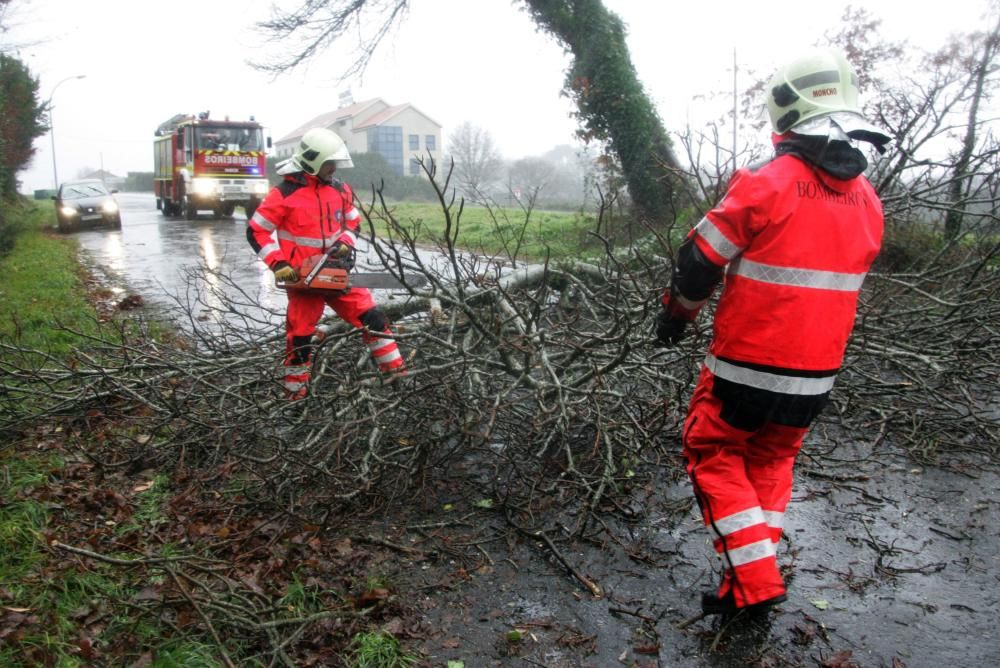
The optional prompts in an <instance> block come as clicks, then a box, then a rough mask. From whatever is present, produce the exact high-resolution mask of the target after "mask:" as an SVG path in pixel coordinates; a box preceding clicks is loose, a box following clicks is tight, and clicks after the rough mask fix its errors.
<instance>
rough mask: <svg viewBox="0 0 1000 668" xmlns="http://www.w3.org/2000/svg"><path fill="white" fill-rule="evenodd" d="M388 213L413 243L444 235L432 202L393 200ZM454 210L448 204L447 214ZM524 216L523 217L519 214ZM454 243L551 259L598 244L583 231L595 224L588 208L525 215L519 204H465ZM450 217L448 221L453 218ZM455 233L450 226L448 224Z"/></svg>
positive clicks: (381, 232) (379, 226)
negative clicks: (500, 206) (514, 206)
mask: <svg viewBox="0 0 1000 668" xmlns="http://www.w3.org/2000/svg"><path fill="white" fill-rule="evenodd" d="M390 208H391V211H392V214H393V216H395V218H396V219H397V220H398V221H399V223H400V225H401V226H402V227H403V229H405V230H407V231H408V232H409V233H410V234H411V235H413V236H414V238H415V239H416V240H417V242H418V243H421V244H427V245H437V244H438V243H439V242H440V240H441V239H443V237H444V232H445V217H444V212H443V211H442V210H441V206H440V205H438V204H433V203H428V204H424V203H398V204H393V205H391V207H390ZM457 214H458V207H457V206H456V207H454V208H453V211H452V215H456V216H457ZM526 218H527V221H526V220H525V219H526ZM457 222H458V229H457V237H456V241H455V243H456V245H457V246H458V247H460V248H465V249H468V250H471V251H480V252H483V253H486V254H490V255H497V254H500V255H503V254H504V253H516V255H517V259H521V260H523V259H529V260H530V259H539V258H543V257H545V256H546V254H548V255H549V257H550V258H552V259H553V260H556V261H558V260H561V259H571V258H579V257H580V254H581V252H582V251H587V250H598V249H599V248H600V245H599V243H598V241H597V239H596V238H594V237H593V236H592V235H590V234H589V232H591V231H593V230H594V229H595V228H596V226H597V219H596V218H595V217H594V216H593V215H592V214H582V213H579V212H564V211H532V212H531V216H530V217H529V216H527V215H526V214H525V213H524V212H523V211H522V210H520V209H493V210H492V211H490V210H487V209H485V208H483V207H474V206H466V208H465V209H464V210H463V211H462V215H461V217H460V218H459V219H458V221H457ZM372 223H373V224H374V225H375V233H376V234H377V235H378V236H386V235H387V234H388V232H387V227H386V224H385V222H384V221H383V220H380V219H379V217H378V215H377V213H376V215H375V216H373V218H372ZM453 223H454V221H453ZM452 234H453V235H455V234H456V232H455V230H452Z"/></svg>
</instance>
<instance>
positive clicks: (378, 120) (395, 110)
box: [354, 103, 441, 130]
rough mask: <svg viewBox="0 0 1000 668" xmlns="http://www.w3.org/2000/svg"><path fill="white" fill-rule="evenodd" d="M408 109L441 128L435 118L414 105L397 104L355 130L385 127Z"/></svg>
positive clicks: (357, 126)
mask: <svg viewBox="0 0 1000 668" xmlns="http://www.w3.org/2000/svg"><path fill="white" fill-rule="evenodd" d="M407 109H412V110H413V111H415V112H417V113H418V114H420V115H421V116H423V117H424V118H426V119H427V120H429V121H430V122H431V123H433V124H434V125H436V126H438V127H441V124H440V123H438V122H437V121H435V120H434V119H433V118H431V117H430V116H428V115H427V114H425V113H424V112H422V111H420V110H419V109H417V108H416V107H414V106H413V105H412V104H410V103H406V104H397V105H396V106H394V107H389V108H388V109H383V110H382V111H380V112H378V113H377V114H375V115H374V116H372V117H371V118H369V119H367V120H365V121H364V122H363V123H361V124H359V125H355V126H354V129H355V130H361V129H363V128H371V127H375V126H376V125H383V124H385V122H386V121H388V120H390V119H391V118H392V117H394V116H396V115H398V114H400V113H402V112H403V111H406V110H407Z"/></svg>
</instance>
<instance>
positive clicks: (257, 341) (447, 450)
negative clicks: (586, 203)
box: [0, 187, 1000, 530]
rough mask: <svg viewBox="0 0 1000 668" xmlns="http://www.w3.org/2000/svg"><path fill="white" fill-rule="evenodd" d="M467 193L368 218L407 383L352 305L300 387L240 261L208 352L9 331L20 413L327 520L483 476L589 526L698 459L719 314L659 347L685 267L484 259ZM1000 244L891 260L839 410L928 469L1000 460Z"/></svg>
mask: <svg viewBox="0 0 1000 668" xmlns="http://www.w3.org/2000/svg"><path fill="white" fill-rule="evenodd" d="M445 192H447V189H446V187H441V188H438V194H439V197H440V201H441V208H442V211H443V213H444V216H445V220H446V228H445V231H444V233H443V235H441V238H440V239H438V242H437V243H438V245H437V248H436V249H428V248H427V247H426V246H423V247H421V246H418V243H417V241H416V239H415V233H416V227H417V224H416V223H414V222H413V221H401V220H398V219H397V218H396V217H395V216H394V214H393V211H392V208H391V206H389V205H388V204H386V202H384V201H383V200H381V199H380V198H376V199H375V200H374V201H373V203H372V206H370V207H368V208H367V209H368V210H367V211H366V213H367V215H368V218H369V221H375V220H378V221H381V222H382V223H384V224H385V226H386V227H387V229H388V230H389V233H388V234H383V235H381V237H380V238H379V239H378V240H373V241H372V243H373V244H374V247H375V248H376V250H377V252H378V254H379V257H380V259H381V262H382V264H383V265H384V269H385V270H386V271H390V272H392V273H393V274H395V275H396V276H397V277H398V278H400V279H401V280H402V281H403V282H404V283H406V282H407V278H408V277H411V278H412V277H413V276H422V277H424V278H425V279H426V284H425V285H424V286H423V287H419V288H417V287H411V288H410V289H409V290H408V294H407V296H406V297H405V298H397V299H395V300H394V301H393V302H391V303H390V304H389V305H387V306H386V310H387V311H388V312H389V314H390V316H391V317H392V319H393V320H394V321H395V322H396V325H395V332H396V334H397V337H398V340H399V344H400V348H401V350H402V352H403V355H404V357H405V358H406V360H407V365H408V368H409V373H408V374H407V375H406V376H405V377H402V378H394V379H388V378H385V377H383V376H381V375H380V374H379V373H378V371H377V370H376V369H375V367H374V366H373V364H372V362H371V361H370V359H369V357H368V354H367V351H366V349H365V347H364V346H362V345H361V343H360V336H359V333H358V332H357V331H352V330H350V329H349V328H345V327H344V326H343V325H342V324H341V323H338V322H336V321H331V322H328V323H326V324H325V325H324V326H323V328H322V340H321V341H317V349H316V353H315V355H314V371H313V382H312V387H311V393H310V395H309V397H308V398H307V399H306V400H304V401H300V402H293V403H289V402H287V401H285V400H284V398H283V396H282V390H281V384H280V380H281V360H282V356H283V354H284V346H285V343H284V335H283V332H282V331H281V325H280V323H281V321H282V319H281V313H278V312H274V311H273V310H271V311H269V309H268V307H266V306H265V305H262V304H260V303H259V301H258V300H256V299H255V298H254V296H253V295H251V294H249V293H245V292H240V291H239V288H238V287H237V286H235V285H231V281H229V279H228V277H227V276H226V275H224V274H218V275H216V276H215V277H213V279H212V280H211V281H207V282H205V283H206V284H208V285H215V286H217V289H218V290H219V292H218V294H213V295H201V294H195V296H194V299H193V300H192V302H193V303H191V304H189V305H188V313H189V316H190V319H189V322H190V325H191V330H192V334H191V337H190V340H189V343H188V344H187V345H170V346H164V345H162V344H157V343H155V342H154V341H152V340H151V339H149V338H147V337H145V336H143V335H141V332H142V331H144V330H140V335H139V336H138V337H137V336H136V334H135V332H136V330H135V329H134V328H128V327H124V326H123V327H122V329H121V331H120V332H119V336H120V337H121V338H122V340H123V341H124V343H121V342H115V343H112V341H113V340H115V339H114V338H112V337H108V338H107V339H106V340H96V339H95V340H92V341H90V344H91V345H89V346H88V347H87V349H86V350H84V349H81V350H79V351H78V352H77V354H76V355H75V356H74V357H73V358H72V359H71V360H69V361H61V360H57V359H54V358H50V357H48V356H46V355H45V354H44V353H42V352H40V351H34V350H25V349H22V348H19V347H18V346H17V344H16V342H4V343H3V344H2V345H3V348H4V350H3V360H2V362H0V364H2V370H3V375H4V378H5V380H4V381H3V390H2V393H0V429H3V430H6V431H16V430H18V429H19V428H23V427H25V426H26V425H29V424H31V423H33V422H35V421H37V420H38V419H40V418H43V417H45V416H49V415H55V414H61V415H72V416H78V417H79V419H81V420H83V421H86V420H87V419H92V418H93V416H95V415H97V416H99V415H113V416H115V417H116V418H117V421H118V422H117V423H118V424H119V425H120V426H119V428H117V430H116V431H115V432H114V433H115V434H116V435H115V436H114V438H113V439H111V441H113V442H111V441H109V442H106V443H105V447H104V448H103V449H101V450H99V451H97V450H94V449H92V448H88V449H87V451H86V453H85V454H86V456H87V457H89V458H91V459H93V460H95V463H97V464H100V465H101V466H104V467H120V466H129V467H136V468H137V470H138V467H142V468H147V467H150V466H155V467H166V468H169V467H172V466H177V465H179V464H181V463H183V465H185V466H187V467H195V468H198V469H200V470H202V471H216V470H219V469H220V468H224V469H225V470H226V471H227V472H229V473H230V474H231V473H232V472H233V471H234V470H235V471H238V472H239V475H238V479H239V481H240V483H239V488H238V492H239V493H238V495H237V496H238V498H239V499H241V500H243V501H245V502H246V503H247V504H251V505H253V506H254V507H255V508H260V507H262V506H263V507H269V508H274V509H275V510H277V511H280V512H284V513H288V514H290V515H292V516H296V517H301V518H302V519H303V520H304V521H308V522H311V523H319V524H324V523H326V524H329V523H330V522H331V521H333V519H334V518H337V517H340V516H342V515H343V514H344V511H345V509H353V510H355V511H356V510H358V509H359V508H365V509H371V508H372V507H376V506H379V505H384V504H390V503H391V502H392V501H393V500H394V499H395V498H397V497H399V496H400V495H404V496H406V497H409V496H410V495H411V494H412V493H413V490H414V489H417V488H420V487H421V486H423V485H426V484H427V483H428V482H429V481H434V480H437V479H440V478H442V477H448V476H451V475H454V474H457V473H459V472H462V473H463V474H464V475H465V480H464V482H466V483H469V484H472V485H475V486H477V487H478V488H479V489H484V488H483V486H484V485H486V486H487V487H486V488H485V489H487V490H490V494H491V495H492V497H493V498H494V499H497V500H502V501H503V502H504V503H506V504H508V506H509V507H511V508H516V509H519V510H521V511H524V510H525V509H529V511H530V508H531V507H532V504H533V503H537V502H538V501H539V500H540V499H546V498H552V497H553V495H555V496H556V497H558V498H559V499H560V502H561V504H562V505H563V507H566V506H567V504H568V505H569V506H571V507H574V508H578V509H579V510H580V511H581V512H580V514H579V517H580V524H579V525H578V526H577V527H576V528H577V530H581V529H582V528H583V527H585V526H586V523H587V521H588V518H589V517H590V515H591V514H592V513H593V511H595V510H598V509H601V508H605V509H607V508H609V507H612V508H618V509H621V508H622V507H624V504H625V500H624V499H623V497H621V496H620V495H621V494H622V493H623V492H625V493H627V491H628V489H629V484H628V481H629V480H630V479H631V478H632V477H633V476H634V475H635V471H636V470H637V469H639V468H641V467H640V464H641V463H643V462H645V463H646V464H657V465H662V466H663V467H665V468H666V469H667V470H669V471H670V472H671V473H674V474H676V473H678V468H677V466H676V458H675V457H673V456H672V455H675V454H676V452H677V450H678V449H679V436H678V427H679V422H680V421H681V420H682V418H683V415H684V411H685V408H686V401H687V394H688V392H689V391H690V389H691V387H692V385H693V383H694V378H695V375H696V373H697V371H698V365H699V363H700V360H701V357H702V355H703V354H704V348H705V344H706V343H707V339H708V332H707V330H708V328H709V325H708V323H709V322H710V315H711V314H710V313H706V314H704V315H703V316H702V319H701V322H702V325H701V328H702V329H701V331H699V332H697V333H696V335H695V336H693V337H691V338H689V339H688V340H686V341H684V342H683V343H682V344H681V345H680V346H679V347H678V348H676V349H664V348H660V347H657V346H656V345H654V340H653V339H652V336H651V325H652V320H653V317H654V315H655V312H656V309H657V308H658V297H659V294H660V292H661V290H662V286H663V285H665V283H666V281H667V277H668V276H669V266H668V264H669V263H667V262H652V261H644V260H643V257H642V256H641V254H640V253H638V252H636V251H634V249H632V248H626V249H620V248H617V249H616V248H613V246H612V244H610V243H608V244H607V246H606V248H607V250H606V253H605V254H604V256H603V257H601V258H597V259H592V260H591V261H590V262H582V261H572V262H561V263H554V262H539V263H534V264H532V263H529V264H524V263H522V262H518V261H517V260H516V259H515V258H511V257H509V256H508V257H506V258H504V259H503V260H501V259H498V258H490V257H486V256H482V255H470V254H469V253H466V252H463V251H461V250H460V249H458V248H456V246H455V238H456V233H457V229H458V227H459V226H460V225H461V218H462V213H463V210H462V204H461V202H458V203H456V202H454V201H449V200H447V199H446V197H445V195H444V193H445ZM527 222H528V221H527V217H526V220H525V226H527ZM425 236H426V235H425ZM980 238H981V239H989V238H990V237H989V236H988V235H984V236H981V237H980ZM424 242H425V243H426V239H424ZM431 250H434V251H436V252H433V253H431V252H430V251H431ZM997 252H998V251H997V247H996V246H995V245H994V246H993V247H989V246H987V245H984V244H982V243H980V244H965V245H961V244H953V245H952V246H949V247H948V248H946V249H945V251H942V252H941V253H940V254H939V256H937V257H932V258H929V259H924V260H923V261H922V262H921V263H920V264H919V265H914V267H912V268H910V269H909V270H908V271H906V272H895V271H881V272H876V273H873V274H872V275H871V276H870V278H869V281H868V283H867V285H866V289H865V291H864V294H863V298H862V304H861V309H860V312H859V317H858V322H857V328H856V329H857V331H856V333H855V336H854V338H853V340H852V343H851V346H850V349H849V351H848V356H847V359H846V368H845V373H844V374H843V376H842V377H841V379H840V380H839V381H838V387H837V389H836V391H835V404H834V407H833V410H831V411H828V414H827V416H826V417H825V419H826V420H828V421H829V420H832V421H836V422H837V423H838V424H839V425H841V426H842V427H843V428H844V429H846V430H847V431H848V432H849V433H850V434H851V435H852V436H853V437H854V438H861V439H868V440H871V439H872V438H874V437H876V436H877V437H878V439H879V440H882V439H883V438H885V437H889V438H890V439H891V441H892V442H894V443H895V444H896V445H897V446H901V447H904V448H906V449H908V450H909V451H910V452H911V453H913V455H914V456H915V457H917V458H918V459H921V460H923V461H928V462H935V461H940V460H941V459H942V458H943V457H944V458H947V456H948V455H949V453H953V452H958V451H962V450H965V451H970V450H971V451H977V452H982V453H985V454H987V455H988V456H990V457H992V456H995V454H996V447H997V446H996V444H997V443H1000V438H998V436H1000V434H998V433H997V419H996V416H997V410H998V408H997V407H998V403H997V401H998V397H997V393H996V383H995V379H996V378H997V377H998V371H1000V369H998V366H997V364H998V355H997V350H998V347H1000V337H998V336H997V331H996V323H997V322H1000V317H998V315H1000V313H998V308H1000V307H998V297H997V295H1000V272H998V271H997ZM664 255H667V256H669V253H666V252H665V253H664ZM428 258H432V259H428ZM512 260H514V261H512ZM205 271H208V270H207V269H205ZM227 283H230V284H229V285H227ZM195 292H196V293H197V291H196V290H195ZM234 295H237V297H234ZM709 310H710V309H709ZM196 311H197V312H198V314H199V315H198V316H197V317H195V316H194V313H195V312H196ZM206 311H209V315H208V316H207V317H206V315H205V312H206ZM262 314H263V315H262ZM88 416H89V417H88ZM664 455H666V456H664ZM646 468H647V469H648V468H649V467H646ZM661 472H662V471H661ZM230 490H232V487H231V486H230ZM529 514H530V512H529Z"/></svg>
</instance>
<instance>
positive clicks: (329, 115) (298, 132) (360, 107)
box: [278, 97, 385, 143]
mask: <svg viewBox="0 0 1000 668" xmlns="http://www.w3.org/2000/svg"><path fill="white" fill-rule="evenodd" d="M377 102H381V103H382V104H385V100H383V99H382V98H380V97H376V98H372V99H370V100H365V101H363V102H355V103H354V104H351V105H348V106H346V107H340V108H339V109H334V110H333V111H328V112H326V113H325V114H320V115H319V116H316V117H315V118H313V119H312V120H310V121H309V122H308V123H303V124H302V125H300V126H299V127H297V128H295V129H294V130H292V131H291V132H289V133H288V134H286V135H285V136H284V137H282V138H281V139H279V140H278V143H282V142H286V141H292V140H293V139H298V138H299V137H301V136H302V135H304V134H305V133H306V132H308V131H309V130H311V129H312V128H316V127H323V128H328V127H330V126H331V125H333V124H334V123H336V122H337V121H338V120H340V119H341V118H351V117H353V116H357V115H358V114H360V113H362V112H363V111H364V110H365V109H367V108H369V107H371V106H372V105H373V104H376V103H377Z"/></svg>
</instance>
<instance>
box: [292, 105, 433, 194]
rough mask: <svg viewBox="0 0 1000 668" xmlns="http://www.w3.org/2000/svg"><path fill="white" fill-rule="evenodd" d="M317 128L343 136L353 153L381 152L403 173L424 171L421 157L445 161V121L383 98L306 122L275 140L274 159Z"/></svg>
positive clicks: (395, 168)
mask: <svg viewBox="0 0 1000 668" xmlns="http://www.w3.org/2000/svg"><path fill="white" fill-rule="evenodd" d="M316 127H324V128H329V129H331V130H333V131H334V132H336V133H337V134H338V135H340V137H341V139H343V140H344V143H346V144H347V149H348V150H349V151H350V152H351V154H352V155H354V154H356V153H378V154H380V155H381V156H382V157H384V158H385V159H386V161H388V163H389V165H390V166H391V167H392V169H393V171H395V172H396V174H399V175H403V174H408V175H411V176H416V175H418V174H421V173H422V172H421V170H420V167H419V165H418V164H417V159H418V158H423V159H425V160H426V159H427V157H428V156H430V157H432V158H433V159H434V160H435V161H436V162H440V160H441V154H442V146H441V124H440V123H438V122H437V121H435V120H434V119H433V118H431V117H430V116H428V115H427V114H425V113H424V112H422V111H420V110H419V109H417V108H416V107H414V106H413V105H412V104H409V103H406V104H398V105H390V104H389V103H387V102H386V101H385V100H383V99H382V98H374V99H371V100H366V101H364V102H352V103H350V104H348V105H347V106H342V107H341V108H339V109H335V110H334V111H330V112H327V113H325V114H320V115H319V116H317V117H315V118H313V119H312V120H310V121H309V122H307V123H303V124H302V125H300V126H299V127H297V128H295V129H294V130H292V131H291V132H289V133H288V134H287V135H285V136H284V137H282V138H281V139H279V140H278V141H277V142H276V143H275V145H274V156H273V160H274V161H275V162H278V161H281V160H284V159H285V158H287V157H289V156H290V155H292V153H294V152H295V150H296V149H297V147H298V142H299V139H301V138H302V135H304V134H305V133H306V132H307V131H308V130H311V129H312V128H316Z"/></svg>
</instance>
